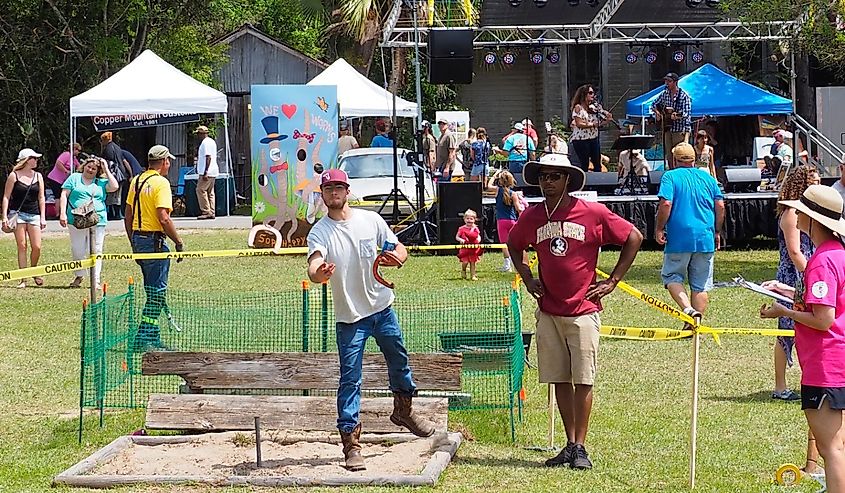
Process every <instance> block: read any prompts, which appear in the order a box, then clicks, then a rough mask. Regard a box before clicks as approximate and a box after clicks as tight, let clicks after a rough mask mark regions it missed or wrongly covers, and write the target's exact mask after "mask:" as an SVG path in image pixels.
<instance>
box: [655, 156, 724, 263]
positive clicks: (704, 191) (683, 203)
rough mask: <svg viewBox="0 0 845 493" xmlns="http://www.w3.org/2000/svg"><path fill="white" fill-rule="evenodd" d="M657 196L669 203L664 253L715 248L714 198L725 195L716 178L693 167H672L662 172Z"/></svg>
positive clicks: (702, 251)
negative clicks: (669, 209)
mask: <svg viewBox="0 0 845 493" xmlns="http://www.w3.org/2000/svg"><path fill="white" fill-rule="evenodd" d="M657 195H658V197H660V198H661V199H664V200H666V201H667V202H671V203H672V210H671V212H670V213H669V220H668V221H667V223H666V246H665V247H664V250H663V251H664V252H665V253H681V252H683V253H709V252H714V251H715V250H716V217H715V213H716V212H715V211H716V201H721V200H724V196H723V195H722V191H721V190H720V189H719V183H718V182H717V181H716V179H715V178H713V177H712V176H711V175H710V174H709V173H708V172H706V171H704V170H701V169H698V168H695V167H679V168H675V169H672V170H669V171H667V172H665V173H663V177H662V178H661V179H660V190H659V191H658V193H657Z"/></svg>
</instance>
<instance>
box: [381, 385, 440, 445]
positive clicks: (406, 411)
mask: <svg viewBox="0 0 845 493" xmlns="http://www.w3.org/2000/svg"><path fill="white" fill-rule="evenodd" d="M412 400H413V397H411V396H410V395H402V394H399V393H398V392H394V393H393V414H391V415H390V421H391V422H393V424H395V425H396V426H402V427H404V428H407V429H408V431H410V432H411V433H413V434H414V435H416V436H418V437H430V436H431V435H433V434H434V426H432V424H431V423H429V422H428V421H426V420H424V419H421V418H419V417H418V416H416V415H414V408H413V407H412V405H411V401H412Z"/></svg>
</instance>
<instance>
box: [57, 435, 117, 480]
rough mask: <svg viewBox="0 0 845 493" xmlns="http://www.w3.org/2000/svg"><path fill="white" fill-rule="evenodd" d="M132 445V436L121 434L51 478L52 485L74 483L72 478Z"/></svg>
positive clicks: (92, 468) (85, 472) (108, 459)
mask: <svg viewBox="0 0 845 493" xmlns="http://www.w3.org/2000/svg"><path fill="white" fill-rule="evenodd" d="M130 446H132V437H129V436H122V437H117V438H115V439H114V440H113V441H112V442H111V443H110V444H108V445H106V446H105V447H103V448H101V449H100V450H98V451H97V452H95V453H93V454H91V455H90V456H88V457H86V458H85V459H82V460H81V461H79V462H77V463H76V464H74V465H73V466H71V467H70V468H68V469H67V470H65V471H64V472H62V473H60V474H59V475H58V476H56V477H55V478H54V479H53V485H54V486H55V485H58V484H69V485H75V484H76V483H74V481H73V479H74V478H77V477H79V476H83V475H85V474H88V473H89V472H91V471H93V470H94V468H96V467H97V466H98V465H100V464H105V463H106V462H108V461H110V460H111V459H112V458H113V457H114V456H116V455H117V454H119V453H120V452H122V451H123V450H124V449H126V448H128V447H130Z"/></svg>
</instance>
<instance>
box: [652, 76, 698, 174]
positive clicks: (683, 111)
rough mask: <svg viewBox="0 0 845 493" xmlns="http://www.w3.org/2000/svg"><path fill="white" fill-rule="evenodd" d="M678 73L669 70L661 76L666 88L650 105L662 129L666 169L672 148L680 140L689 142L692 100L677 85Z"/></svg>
mask: <svg viewBox="0 0 845 493" xmlns="http://www.w3.org/2000/svg"><path fill="white" fill-rule="evenodd" d="M678 79H680V77H678V74H676V73H674V72H669V73H668V74H666V76H665V77H663V82H665V83H666V89H664V90H663V92H662V93H660V97H659V98H657V100H655V101H654V103H652V105H651V112H652V113H653V114H654V119H655V120H656V121H657V123H658V124H659V125H660V127H661V130H662V139H663V140H662V141H661V142H662V144H663V155H664V157H665V160H666V161H665V162H666V169H667V170H668V169H672V167H673V163H674V161H673V159H672V148H673V147H675V146H676V145H678V144H680V143H681V142H687V143H688V142H689V136H690V131H691V130H692V124H691V121H690V114H691V113H692V101H691V100H690V97H689V94H687V93H686V91H684V90H683V89H681V88H680V87H678Z"/></svg>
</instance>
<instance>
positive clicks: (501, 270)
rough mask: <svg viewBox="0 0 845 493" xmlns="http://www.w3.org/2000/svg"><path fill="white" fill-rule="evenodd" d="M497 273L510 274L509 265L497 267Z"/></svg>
mask: <svg viewBox="0 0 845 493" xmlns="http://www.w3.org/2000/svg"><path fill="white" fill-rule="evenodd" d="M499 272H512V271H511V267H510V266H509V265H503V266H501V267H499Z"/></svg>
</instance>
